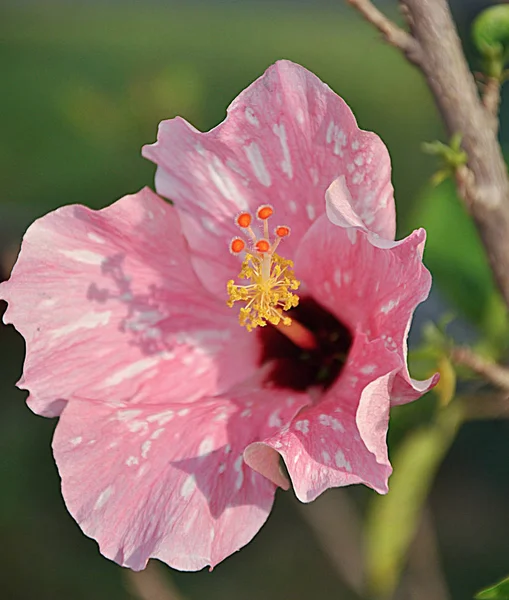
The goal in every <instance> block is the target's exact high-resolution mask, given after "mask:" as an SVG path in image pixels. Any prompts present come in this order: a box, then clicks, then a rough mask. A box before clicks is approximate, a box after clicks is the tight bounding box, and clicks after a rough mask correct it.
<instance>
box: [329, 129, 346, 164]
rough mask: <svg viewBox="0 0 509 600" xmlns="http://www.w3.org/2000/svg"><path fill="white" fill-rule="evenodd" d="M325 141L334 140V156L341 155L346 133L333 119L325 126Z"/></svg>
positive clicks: (330, 141)
mask: <svg viewBox="0 0 509 600" xmlns="http://www.w3.org/2000/svg"><path fill="white" fill-rule="evenodd" d="M325 142H326V143H327V144H331V143H332V142H334V149H333V152H334V154H335V155H336V156H343V147H344V146H346V135H345V132H344V131H343V130H342V129H341V128H340V127H339V126H338V125H336V124H335V123H334V121H331V122H330V123H329V126H328V127H327V133H326V134H325Z"/></svg>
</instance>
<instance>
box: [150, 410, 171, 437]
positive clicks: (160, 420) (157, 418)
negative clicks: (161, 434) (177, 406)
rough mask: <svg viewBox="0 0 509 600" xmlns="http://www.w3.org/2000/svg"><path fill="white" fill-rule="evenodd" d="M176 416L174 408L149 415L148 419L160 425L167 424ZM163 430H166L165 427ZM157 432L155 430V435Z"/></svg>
mask: <svg viewBox="0 0 509 600" xmlns="http://www.w3.org/2000/svg"><path fill="white" fill-rule="evenodd" d="M174 416H175V413H174V412H173V411H172V410H164V411H163V412H160V413H156V414H154V415H150V416H148V417H147V421H148V422H149V423H154V422H156V423H157V424H158V425H165V424H166V423H168V422H169V421H171V420H172V419H173V417H174ZM158 431H159V430H158ZM163 431H164V429H163ZM155 433H156V432H155V431H154V434H153V436H155Z"/></svg>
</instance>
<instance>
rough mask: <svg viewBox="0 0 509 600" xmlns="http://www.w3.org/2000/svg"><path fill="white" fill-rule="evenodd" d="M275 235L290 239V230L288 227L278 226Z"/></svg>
mask: <svg viewBox="0 0 509 600" xmlns="http://www.w3.org/2000/svg"><path fill="white" fill-rule="evenodd" d="M274 233H275V234H276V235H277V236H278V237H280V238H283V237H288V236H289V235H290V228H289V227H287V226H286V225H278V226H277V227H276V229H275V230H274Z"/></svg>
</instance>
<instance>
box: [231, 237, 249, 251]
mask: <svg viewBox="0 0 509 600" xmlns="http://www.w3.org/2000/svg"><path fill="white" fill-rule="evenodd" d="M245 247H246V242H245V241H244V240H242V239H241V238H233V240H232V241H231V242H230V252H231V253H232V254H240V253H241V252H242V250H244V248H245Z"/></svg>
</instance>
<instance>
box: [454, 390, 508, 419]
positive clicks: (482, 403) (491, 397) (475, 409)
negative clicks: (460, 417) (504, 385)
mask: <svg viewBox="0 0 509 600" xmlns="http://www.w3.org/2000/svg"><path fill="white" fill-rule="evenodd" d="M458 402H460V403H461V405H462V407H463V414H464V418H465V420H466V421H485V420H495V419H509V395H508V394H507V393H495V394H481V395H471V396H469V395H462V396H460V397H459V398H458Z"/></svg>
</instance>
